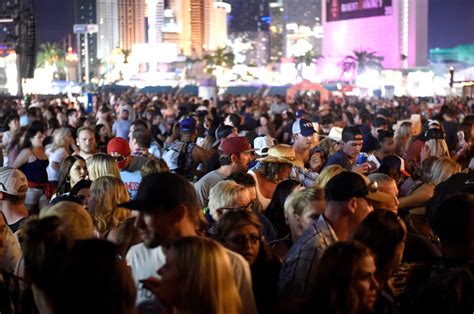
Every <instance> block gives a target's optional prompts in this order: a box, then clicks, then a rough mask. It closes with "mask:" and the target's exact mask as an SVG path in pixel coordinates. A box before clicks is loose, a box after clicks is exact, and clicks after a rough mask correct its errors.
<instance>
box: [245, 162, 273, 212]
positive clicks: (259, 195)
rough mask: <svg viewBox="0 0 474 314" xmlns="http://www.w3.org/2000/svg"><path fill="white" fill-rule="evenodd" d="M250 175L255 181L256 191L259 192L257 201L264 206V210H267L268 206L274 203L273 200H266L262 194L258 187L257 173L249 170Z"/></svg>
mask: <svg viewBox="0 0 474 314" xmlns="http://www.w3.org/2000/svg"><path fill="white" fill-rule="evenodd" d="M248 173H249V174H250V175H251V176H252V177H253V178H254V179H255V190H257V199H258V200H259V202H260V204H261V205H262V210H265V209H267V207H268V205H269V204H270V202H271V201H272V199H271V198H266V197H264V196H263V194H262V192H260V188H259V186H258V179H257V175H256V174H255V172H253V171H252V170H249V171H248Z"/></svg>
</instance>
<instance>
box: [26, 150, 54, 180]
mask: <svg viewBox="0 0 474 314" xmlns="http://www.w3.org/2000/svg"><path fill="white" fill-rule="evenodd" d="M31 152H32V154H33V155H34V156H35V157H36V160H35V161H33V162H27V163H26V164H24V165H23V166H21V167H20V168H19V169H20V170H21V171H22V172H23V173H24V174H25V176H26V178H27V179H28V182H34V183H48V172H47V171H46V168H48V164H49V161H48V160H47V159H45V160H42V159H39V158H38V156H36V155H35V153H33V151H31Z"/></svg>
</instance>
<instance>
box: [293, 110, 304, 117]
mask: <svg viewBox="0 0 474 314" xmlns="http://www.w3.org/2000/svg"><path fill="white" fill-rule="evenodd" d="M305 114H306V111H304V110H303V109H300V110H298V111H296V112H295V116H296V117H297V118H301V117H302V116H304V115H305Z"/></svg>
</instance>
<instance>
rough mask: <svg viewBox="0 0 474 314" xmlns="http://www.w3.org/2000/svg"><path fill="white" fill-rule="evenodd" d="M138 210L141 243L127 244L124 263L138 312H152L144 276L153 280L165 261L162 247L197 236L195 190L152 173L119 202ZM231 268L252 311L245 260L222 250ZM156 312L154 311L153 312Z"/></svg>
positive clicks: (171, 177) (179, 180) (151, 298)
mask: <svg viewBox="0 0 474 314" xmlns="http://www.w3.org/2000/svg"><path fill="white" fill-rule="evenodd" d="M123 206H125V207H128V208H130V209H134V210H138V211H139V214H138V217H137V218H136V221H135V226H136V227H137V228H138V230H139V233H140V235H141V237H142V239H143V243H141V244H138V245H135V246H133V247H132V248H130V250H129V252H128V254H127V263H128V264H129V265H130V268H131V270H132V275H133V278H134V280H135V283H136V285H137V306H138V313H153V312H152V311H150V310H147V309H156V308H157V304H158V301H157V300H156V299H155V298H154V296H153V295H152V294H151V293H150V292H149V291H148V290H146V289H145V288H144V286H143V283H142V282H144V281H146V280H151V281H153V280H156V279H154V277H156V276H157V270H158V269H160V268H161V267H162V266H163V265H164V264H165V255H164V253H163V250H164V249H165V248H166V246H168V245H169V244H170V243H171V242H173V241H174V240H176V239H178V238H181V237H189V236H197V233H196V230H197V228H198V227H197V223H198V221H199V212H200V208H199V205H198V203H197V199H196V192H195V190H194V188H193V186H192V185H191V183H189V182H188V181H187V180H186V179H185V178H183V177H182V176H179V175H177V174H174V173H170V172H168V173H166V172H165V173H155V174H151V175H148V176H146V177H144V178H143V181H142V182H141V183H140V187H139V190H138V193H137V197H136V199H135V200H134V201H131V202H129V203H126V204H123ZM226 252H227V254H228V256H229V259H230V260H231V264H232V268H233V270H234V276H235V279H236V280H235V281H236V283H237V288H238V290H239V294H240V297H241V299H242V304H244V305H245V309H246V310H245V313H249V314H254V313H256V311H257V310H256V306H255V300H254V297H253V292H252V282H251V274H250V269H249V265H248V263H247V262H246V261H245V260H244V259H243V257H242V256H240V255H238V254H236V253H233V252H231V251H229V250H226ZM155 313H156V312H155Z"/></svg>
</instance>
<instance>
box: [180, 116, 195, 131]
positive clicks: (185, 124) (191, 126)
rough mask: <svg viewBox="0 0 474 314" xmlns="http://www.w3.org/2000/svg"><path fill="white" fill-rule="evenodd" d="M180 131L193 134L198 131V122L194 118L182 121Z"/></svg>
mask: <svg viewBox="0 0 474 314" xmlns="http://www.w3.org/2000/svg"><path fill="white" fill-rule="evenodd" d="M179 129H180V130H181V131H184V132H192V131H194V130H195V129H196V120H194V118H191V117H188V118H184V119H183V120H181V122H180V123H179Z"/></svg>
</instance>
